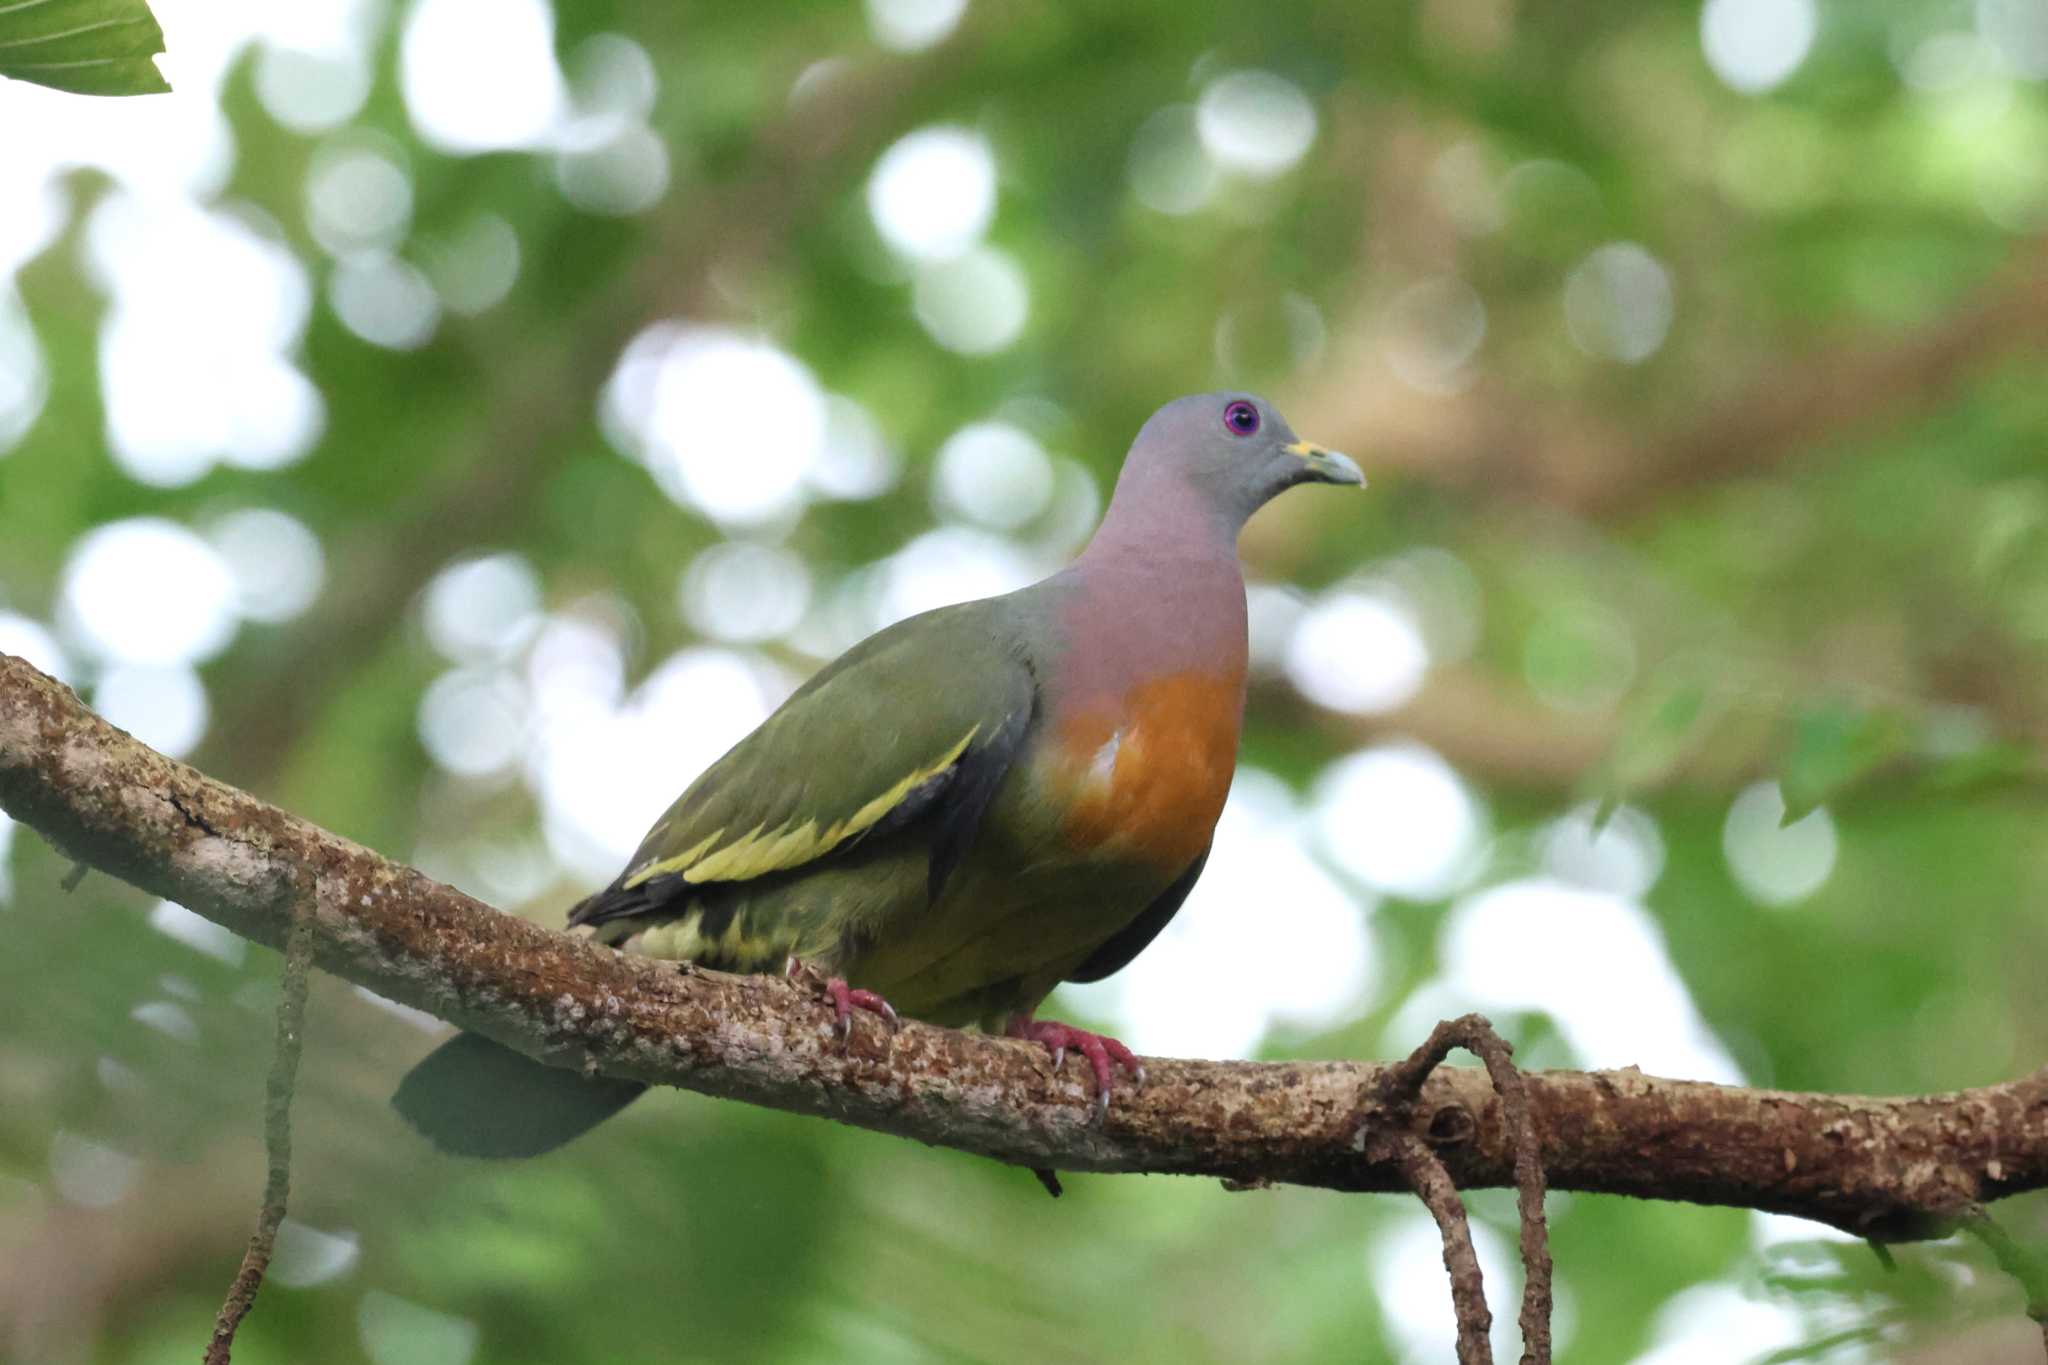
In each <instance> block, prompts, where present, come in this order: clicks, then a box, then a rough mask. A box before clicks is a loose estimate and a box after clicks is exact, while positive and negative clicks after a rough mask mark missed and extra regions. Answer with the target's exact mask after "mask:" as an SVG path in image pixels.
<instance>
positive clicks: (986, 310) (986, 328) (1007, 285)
mask: <svg viewBox="0 0 2048 1365" xmlns="http://www.w3.org/2000/svg"><path fill="white" fill-rule="evenodd" d="M911 306H912V308H913V310H914V311H915V312H916V313H917V320H918V321H919V322H921V323H923V324H924V329H925V330H926V331H927V332H929V333H931V336H932V340H934V341H936V342H938V343H939V345H941V346H944V347H945V348H946V349H947V350H949V351H958V352H959V353H960V354H962V355H993V354H994V353H995V352H997V351H1000V350H1002V349H1004V348H1005V347H1007V346H1009V345H1010V344H1011V343H1012V342H1014V341H1015V340H1016V339H1017V338H1018V337H1019V336H1020V335H1022V334H1023V331H1024V323H1025V320H1026V319H1027V318H1028V317H1029V316H1030V314H1031V286H1030V283H1029V281H1027V280H1026V279H1025V277H1024V269H1023V267H1022V266H1020V265H1018V264H1017V262H1016V259H1015V258H1014V257H1012V256H1011V255H1010V254H1009V253H1008V252H1004V251H997V250H996V249H995V248H993V247H975V248H974V249H973V250H971V251H968V252H967V253H966V254H964V255H961V256H957V257H955V258H953V259H951V260H946V261H938V262H935V263H932V264H930V265H926V266H924V267H923V268H922V269H920V270H919V271H918V272H917V280H916V283H915V285H914V286H913V287H912V290H911Z"/></svg>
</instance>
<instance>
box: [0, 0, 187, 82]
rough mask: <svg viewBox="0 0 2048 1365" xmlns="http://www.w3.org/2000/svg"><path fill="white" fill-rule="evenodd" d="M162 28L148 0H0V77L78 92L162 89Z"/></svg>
mask: <svg viewBox="0 0 2048 1365" xmlns="http://www.w3.org/2000/svg"><path fill="white" fill-rule="evenodd" d="M163 50H164V31H163V29H161V28H159V27H158V26H157V22H156V16H155V15H153V14H151V13H150V12H149V5H148V4H147V3H146V0H0V76H6V77H12V78H13V79H15V80H18V81H32V82H34V83H35V84H37V85H47V86H49V87H50V88H51V89H52V90H68V91H70V92H71V93H72V94H75V95H159V94H163V93H164V92H166V91H168V90H169V89H170V88H171V87H170V85H169V83H168V82H166V81H165V80H164V78H163V73H162V72H160V71H158V70H157V69H156V63H155V62H153V61H151V60H150V59H151V58H152V57H154V56H155V55H156V54H157V53H159V52H162V51H163Z"/></svg>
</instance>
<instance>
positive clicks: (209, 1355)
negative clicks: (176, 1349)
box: [205, 895, 313, 1365]
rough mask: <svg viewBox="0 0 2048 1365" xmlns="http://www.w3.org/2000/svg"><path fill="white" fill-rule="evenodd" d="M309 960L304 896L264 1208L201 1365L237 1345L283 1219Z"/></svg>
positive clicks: (285, 997) (296, 925)
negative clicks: (236, 1339)
mask: <svg viewBox="0 0 2048 1365" xmlns="http://www.w3.org/2000/svg"><path fill="white" fill-rule="evenodd" d="M312 961H313V907H312V898H311V896H310V895H309V896H307V897H305V898H303V899H302V900H301V901H300V903H299V905H298V908H297V912H296V913H295V914H294V915H293V916H292V924H291V930H290V932H289V933H288V934H287V935H286V936H285V944H284V977H283V980H282V981H281V982H280V984H279V987H278V999H277V1044H276V1050H275V1052H274V1053H273V1054H272V1056H271V1059H270V1079H269V1081H268V1082H267V1083H266V1084H265V1086H264V1093H263V1147H264V1151H265V1153H266V1155H267V1156H268V1158H269V1165H270V1171H269V1174H268V1175H267V1176H266V1177H265V1179H264V1182H263V1208H262V1211H261V1212H260V1213H259V1214H258V1215H257V1218H256V1231H255V1232H254V1233H252V1234H251V1235H250V1237H249V1247H248V1250H246V1251H244V1252H243V1253H242V1265H241V1268H240V1269H238V1270H237V1271H236V1272H235V1279H234V1283H233V1284H231V1285H229V1286H228V1296H227V1300H226V1301H225V1302H224V1303H222V1304H221V1306H220V1315H219V1316H218V1317H216V1318H215V1319H214V1323H213V1336H212V1338H211V1339H210V1340H209V1341H208V1342H207V1345H206V1357H205V1365H229V1358H230V1357H231V1356H232V1354H233V1352H234V1349H235V1329H236V1328H238V1327H240V1326H241V1325H242V1319H243V1318H245V1317H247V1316H248V1314H249V1310H250V1309H251V1308H253V1307H254V1306H255V1304H256V1291H257V1290H259V1289H261V1288H262V1287H263V1274H264V1272H265V1271H266V1270H268V1269H269V1268H270V1255H271V1252H272V1250H273V1249H274V1248H275V1247H276V1245H277V1229H278V1226H279V1225H280V1224H281V1223H283V1222H284V1209H285V1199H286V1196H287V1195H288V1194H289V1193H290V1190H291V1171H292V1094H293V1091H294V1090H295V1089H296V1087H297V1085H298V1078H299V1053H300V1051H301V1050H302V1048H303V1046H304V1042H305V1025H306V993H307V988H308V985H309V982H308V979H307V978H308V968H309V967H310V966H311V964H312Z"/></svg>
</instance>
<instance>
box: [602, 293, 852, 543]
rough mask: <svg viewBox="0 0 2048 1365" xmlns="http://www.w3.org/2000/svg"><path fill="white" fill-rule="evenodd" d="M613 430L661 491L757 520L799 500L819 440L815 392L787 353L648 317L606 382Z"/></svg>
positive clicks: (743, 521) (723, 517)
mask: <svg viewBox="0 0 2048 1365" xmlns="http://www.w3.org/2000/svg"><path fill="white" fill-rule="evenodd" d="M606 403H607V405H608V407H609V409H610V417H611V419H612V424H613V430H614V433H615V435H616V436H618V437H619V438H621V439H622V440H623V441H624V442H625V443H626V444H627V445H628V447H629V449H631V450H633V451H634V453H636V454H638V455H640V456H641V458H642V459H643V460H644V461H645V462H646V464H647V466H648V469H649V470H650V472H652V473H653V474H654V476H655V479H656V481H657V482H659V483H660V484H661V486H662V489H663V491H665V492H667V493H668V494H669V496H670V497H672V498H674V499H675V500H676V501H678V502H680V503H683V504H684V505H686V506H690V507H695V508H696V509H697V510H699V511H700V512H702V513H704V514H705V515H706V516H708V517H711V518H712V519H714V520H717V521H721V522H727V523H732V524H735V525H758V524H760V523H762V522H767V521H772V520H775V519H776V518H778V517H782V516H785V515H787V514H789V513H791V512H794V511H796V510H797V509H798V508H800V507H801V506H802V505H803V500H804V490H805V484H806V481H807V480H808V479H809V477H810V476H811V473H812V471H813V470H814V469H816V468H817V467H818V465H819V462H820V460H821V457H822V455H823V452H824V446H825V422H826V405H825V394H824V392H823V391H822V390H820V389H819V387H818V383H817V381H816V380H815V379H813V378H812V377H811V372H810V371H809V370H808V369H806V368H805V367H804V366H803V365H802V364H801V363H800V362H798V361H797V359H796V358H795V357H794V356H791V355H790V354H789V353H788V352H786V351H783V350H781V349H779V348H777V347H775V346H771V345H769V344H767V343H765V342H760V341H754V340H750V339H748V338H745V337H742V336H740V335H738V334H736V333H733V332H728V331H724V330H722V329H718V328H695V327H687V328H686V327H675V326H671V325H666V324H663V325H657V326H655V327H652V328H649V329H648V330H647V331H646V332H643V333H642V334H641V335H640V336H639V337H638V338H636V339H635V340H634V342H633V343H632V344H631V345H630V346H628V347H627V349H626V354H625V356H624V357H622V358H621V360H620V362H619V368H618V370H617V371H616V372H614V375H613V378H612V382H611V384H610V385H609V386H608V388H607V391H606Z"/></svg>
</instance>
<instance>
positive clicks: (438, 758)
mask: <svg viewBox="0 0 2048 1365" xmlns="http://www.w3.org/2000/svg"><path fill="white" fill-rule="evenodd" d="M525 731H526V691H525V688H524V687H522V686H521V684H520V682H519V680H518V679H517V678H516V677H514V676H513V675H511V674H510V673H506V672H504V671H502V670H500V669H494V668H458V669H455V670H453V671H452V672H448V673H443V674H442V675H441V676H440V677H438V678H436V679H434V681H433V682H432V683H430V684H428V686H427V690H426V693H425V695H423V696H422V697H421V698H420V715H419V733H420V743H421V744H423V745H424V746H425V747H426V750H427V754H428V756H429V757H431V758H432V759H433V760H434V762H435V763H437V764H439V765H440V766H441V767H442V768H444V769H446V770H447V771H448V772H451V773H454V774H456V775H457V776H458V777H489V776H491V775H492V774H493V773H499V772H503V771H504V770H505V769H507V768H509V767H511V766H512V765H513V764H514V763H515V762H517V761H518V759H519V757H520V755H521V754H522V753H523V752H524V745H525V740H526V733H525Z"/></svg>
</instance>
